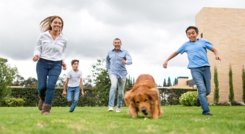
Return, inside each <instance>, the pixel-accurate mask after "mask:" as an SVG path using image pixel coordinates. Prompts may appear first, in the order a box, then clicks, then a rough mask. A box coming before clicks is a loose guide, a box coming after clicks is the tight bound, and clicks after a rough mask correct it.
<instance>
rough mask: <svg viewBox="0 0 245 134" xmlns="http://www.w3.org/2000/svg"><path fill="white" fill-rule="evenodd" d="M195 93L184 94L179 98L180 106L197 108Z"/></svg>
mask: <svg viewBox="0 0 245 134" xmlns="http://www.w3.org/2000/svg"><path fill="white" fill-rule="evenodd" d="M197 98H198V95H197V92H186V93H184V94H182V95H181V96H180V99H179V101H180V104H181V105H184V106H197Z"/></svg>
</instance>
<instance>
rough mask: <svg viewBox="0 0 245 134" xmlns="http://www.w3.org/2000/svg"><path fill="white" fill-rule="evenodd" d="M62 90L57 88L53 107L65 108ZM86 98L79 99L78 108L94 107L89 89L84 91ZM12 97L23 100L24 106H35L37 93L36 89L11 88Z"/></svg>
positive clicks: (65, 102)
mask: <svg viewBox="0 0 245 134" xmlns="http://www.w3.org/2000/svg"><path fill="white" fill-rule="evenodd" d="M62 91H63V89H61V88H57V89H56V90H55V96H54V98H53V104H52V105H53V106H67V105H68V103H67V101H66V98H65V97H63V96H62ZM85 92H86V96H85V97H80V99H79V102H78V106H96V103H95V102H96V101H95V99H94V95H93V93H92V90H91V89H87V90H85ZM11 96H12V97H15V98H23V99H24V100H25V103H24V106H37V102H38V92H37V89H36V88H12V93H11Z"/></svg>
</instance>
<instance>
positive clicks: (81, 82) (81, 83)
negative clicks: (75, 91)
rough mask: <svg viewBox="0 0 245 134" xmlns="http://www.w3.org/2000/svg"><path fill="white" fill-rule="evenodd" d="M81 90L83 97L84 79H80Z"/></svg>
mask: <svg viewBox="0 0 245 134" xmlns="http://www.w3.org/2000/svg"><path fill="white" fill-rule="evenodd" d="M80 90H81V94H82V96H84V89H83V79H82V78H81V79H80Z"/></svg>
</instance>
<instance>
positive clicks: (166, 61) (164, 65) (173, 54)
mask: <svg viewBox="0 0 245 134" xmlns="http://www.w3.org/2000/svg"><path fill="white" fill-rule="evenodd" d="M178 54H179V53H177V52H174V53H172V54H171V55H170V56H169V57H168V58H167V59H166V60H165V61H164V63H163V68H167V66H168V61H170V60H171V59H173V58H174V57H175V56H177V55H178Z"/></svg>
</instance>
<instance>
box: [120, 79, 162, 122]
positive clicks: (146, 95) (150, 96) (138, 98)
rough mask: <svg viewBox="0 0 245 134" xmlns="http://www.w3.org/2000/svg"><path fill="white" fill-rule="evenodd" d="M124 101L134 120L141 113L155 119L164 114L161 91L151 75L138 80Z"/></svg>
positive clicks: (126, 94)
mask: <svg viewBox="0 0 245 134" xmlns="http://www.w3.org/2000/svg"><path fill="white" fill-rule="evenodd" d="M124 101H125V104H126V106H127V107H128V108H129V114H130V116H131V117H132V118H136V117H137V116H138V113H139V112H142V113H143V115H144V116H145V117H150V118H153V119H158V118H159V117H160V116H161V114H162V113H161V108H160V100H159V91H158V89H157V87H156V83H155V80H154V78H153V77H152V76H151V75H149V74H141V75H140V76H139V77H138V78H137V80H136V83H135V84H134V86H133V88H132V89H131V90H129V91H127V92H126V93H125V97H124Z"/></svg>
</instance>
